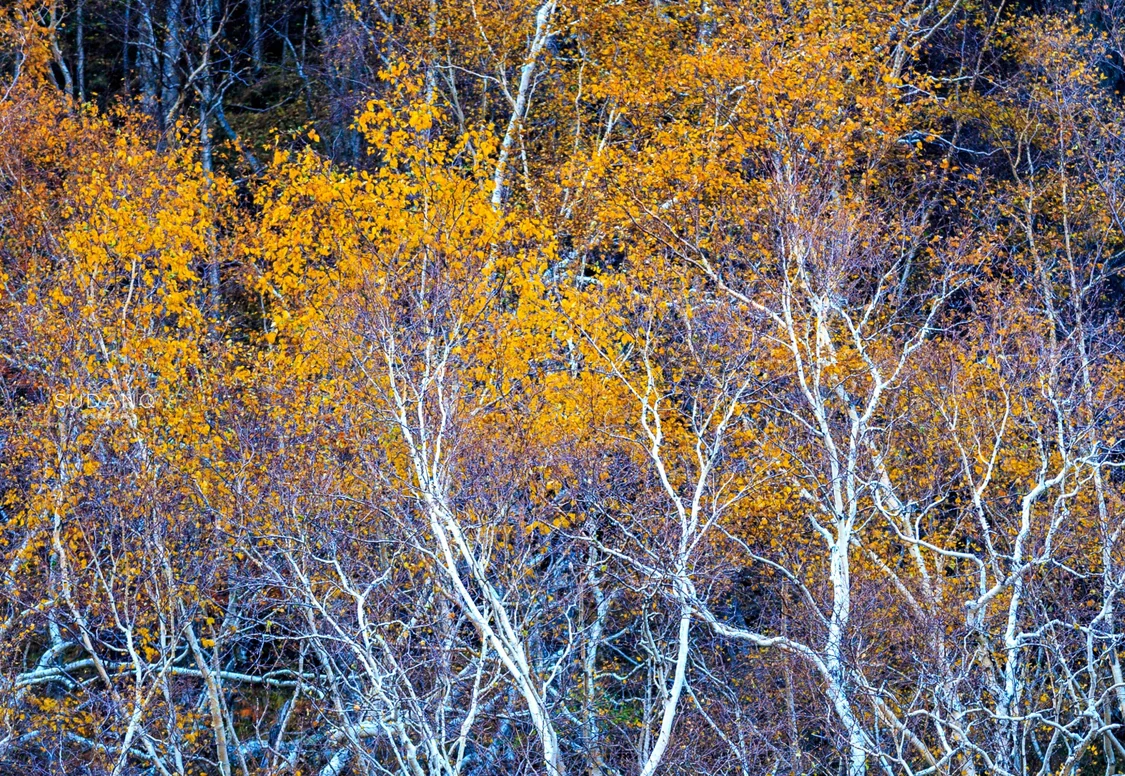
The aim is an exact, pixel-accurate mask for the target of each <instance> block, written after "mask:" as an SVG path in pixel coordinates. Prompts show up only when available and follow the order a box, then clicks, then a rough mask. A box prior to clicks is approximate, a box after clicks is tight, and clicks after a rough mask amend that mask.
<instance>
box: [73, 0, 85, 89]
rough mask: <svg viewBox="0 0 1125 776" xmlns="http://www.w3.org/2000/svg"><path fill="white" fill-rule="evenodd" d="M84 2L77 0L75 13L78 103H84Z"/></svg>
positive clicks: (83, 0)
mask: <svg viewBox="0 0 1125 776" xmlns="http://www.w3.org/2000/svg"><path fill="white" fill-rule="evenodd" d="M85 37H86V0H78V9H77V11H76V13H75V30H74V50H75V54H74V56H75V70H76V71H77V72H76V73H75V75H76V77H77V79H78V83H77V86H78V93H77V97H78V101H79V102H85V101H86V41H85Z"/></svg>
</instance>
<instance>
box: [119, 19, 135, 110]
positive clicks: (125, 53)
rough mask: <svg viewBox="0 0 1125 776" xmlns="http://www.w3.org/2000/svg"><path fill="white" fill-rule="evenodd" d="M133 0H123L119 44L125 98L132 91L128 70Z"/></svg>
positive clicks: (127, 97) (130, 76)
mask: <svg viewBox="0 0 1125 776" xmlns="http://www.w3.org/2000/svg"><path fill="white" fill-rule="evenodd" d="M132 22H133V0H125V34H124V42H123V43H122V46H121V73H122V80H123V82H124V89H125V99H126V100H128V99H129V96H130V94H131V92H132V89H131V82H132V75H131V73H130V70H129V40H130V38H131V36H132V31H133V30H132Z"/></svg>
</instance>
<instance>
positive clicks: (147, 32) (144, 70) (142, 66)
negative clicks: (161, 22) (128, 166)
mask: <svg viewBox="0 0 1125 776" xmlns="http://www.w3.org/2000/svg"><path fill="white" fill-rule="evenodd" d="M137 7H138V9H139V11H140V15H141V18H140V22H139V26H140V51H139V52H138V56H137V69H138V70H139V71H140V79H141V108H142V109H143V110H144V112H145V113H146V114H147V115H149V116H151V117H152V118H153V119H154V120H156V121H159V120H160V105H159V101H158V99H157V91H156V74H157V65H158V64H159V63H158V61H157V50H156V32H155V30H154V27H153V23H152V5H151V4H150V2H149V0H140V2H139V3H138V6H137Z"/></svg>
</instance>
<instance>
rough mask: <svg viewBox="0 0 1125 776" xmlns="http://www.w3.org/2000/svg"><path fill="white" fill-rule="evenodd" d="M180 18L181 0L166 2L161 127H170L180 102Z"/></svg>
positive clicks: (181, 12)
mask: <svg viewBox="0 0 1125 776" xmlns="http://www.w3.org/2000/svg"><path fill="white" fill-rule="evenodd" d="M205 4H206V3H205ZM208 7H209V6H208ZM210 13H211V12H210V10H207V11H205V14H206V15H207V16H208V17H210ZM182 16H183V6H182V0H168V5H167V7H166V8H165V17H164V19H165V21H164V26H165V33H164V50H163V57H162V58H163V71H162V73H161V92H160V108H161V111H162V112H163V124H162V127H168V126H170V125H171V123H172V118H173V114H174V113H175V111H176V108H177V106H178V104H179V101H180V71H179V66H180V55H181V54H182V52H183V47H182V45H181V42H180V35H181V26H182V21H183V19H182ZM208 38H210V35H208Z"/></svg>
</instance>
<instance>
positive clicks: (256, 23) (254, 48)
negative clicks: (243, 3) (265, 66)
mask: <svg viewBox="0 0 1125 776" xmlns="http://www.w3.org/2000/svg"><path fill="white" fill-rule="evenodd" d="M249 6H250V7H249V12H250V39H251V40H250V56H251V60H252V61H253V63H254V72H258V71H260V70H261V69H262V0H250V4H249Z"/></svg>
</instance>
